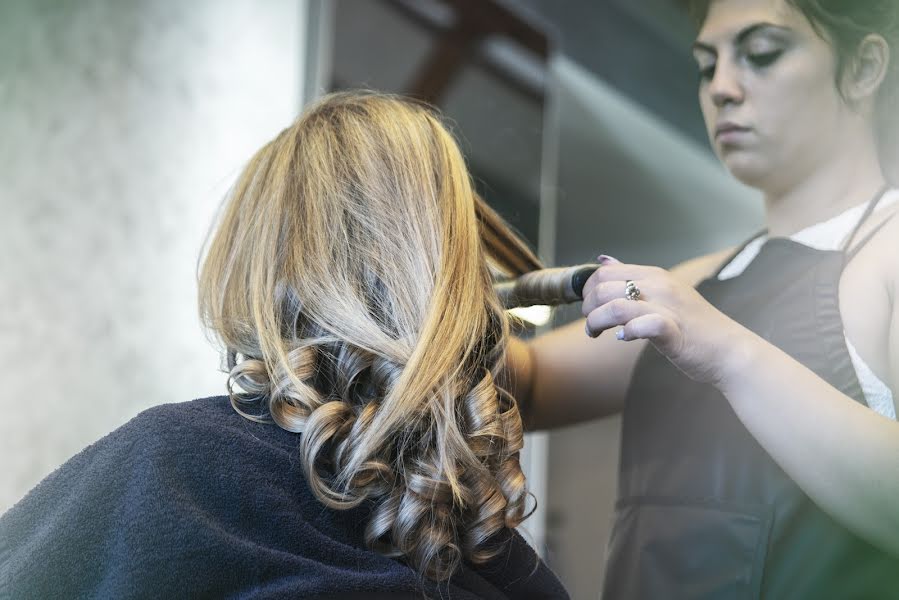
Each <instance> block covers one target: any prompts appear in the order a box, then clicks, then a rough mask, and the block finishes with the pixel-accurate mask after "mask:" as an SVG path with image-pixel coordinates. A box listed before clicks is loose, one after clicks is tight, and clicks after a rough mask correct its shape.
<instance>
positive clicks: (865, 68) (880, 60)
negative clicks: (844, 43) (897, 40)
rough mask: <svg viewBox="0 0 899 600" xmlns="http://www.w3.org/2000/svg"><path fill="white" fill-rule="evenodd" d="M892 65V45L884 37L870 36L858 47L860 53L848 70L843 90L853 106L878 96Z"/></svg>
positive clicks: (844, 78)
mask: <svg viewBox="0 0 899 600" xmlns="http://www.w3.org/2000/svg"><path fill="white" fill-rule="evenodd" d="M889 64H890V45H889V44H888V43H887V41H886V40H885V39H883V36H880V35H877V34H873V33H872V34H869V35H867V36H865V38H864V39H863V40H862V41H861V42H860V43H859V45H858V52H857V53H856V55H855V58H854V59H853V61H852V64H851V65H849V67H850V68H848V69H846V73H845V75H844V77H843V90H844V92H845V96H846V99H847V100H849V101H850V102H851V103H853V104H863V103H864V102H865V101H866V100H868V99H873V98H874V97H875V96H876V95H877V90H878V89H880V85H881V84H882V83H883V80H884V78H885V77H886V74H887V68H888V67H889Z"/></svg>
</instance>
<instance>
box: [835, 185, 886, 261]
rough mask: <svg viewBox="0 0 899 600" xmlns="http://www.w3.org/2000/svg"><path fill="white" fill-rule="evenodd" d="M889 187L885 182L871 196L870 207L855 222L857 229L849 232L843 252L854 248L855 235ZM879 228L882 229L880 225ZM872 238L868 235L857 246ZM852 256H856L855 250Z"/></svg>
mask: <svg viewBox="0 0 899 600" xmlns="http://www.w3.org/2000/svg"><path fill="white" fill-rule="evenodd" d="M889 189H890V186H889V184H884V186H883V187H881V188H880V189H879V190H877V193H876V194H875V195H874V197H873V198H871V200H870V202H868V208H866V209H865V212H864V214H863V215H862V216H861V218H860V219H859V220H858V223H856V224H855V229H853V230H852V233H850V234H849V237H848V238H846V241H845V242H844V243H843V248H842V250H843V252H847V251H849V249H850V248H852V242H853V241H855V236H856V235H858V232H859V230H860V229H861V228H862V225H864V224H865V221H867V220H868V217H870V216H871V214H872V213H873V212H874V209H875V208H877V205H878V204H879V203H880V200H881V199H882V198H883V197H884V196H885V195H886V193H887V191H889ZM877 229H880V227H878V228H877ZM875 231H876V230H875ZM870 238H871V236H870V235H869V236H867V237H866V238H865V239H864V241H863V242H862V243H861V244H859V246H856V248H858V247H860V246H863V245H864V244H865V243H867V242H868V240H869V239H870ZM852 256H855V252H854V251H853V252H852Z"/></svg>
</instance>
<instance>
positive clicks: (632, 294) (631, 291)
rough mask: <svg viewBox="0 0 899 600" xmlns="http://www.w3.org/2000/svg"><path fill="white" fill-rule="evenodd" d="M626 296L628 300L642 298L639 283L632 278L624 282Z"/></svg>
mask: <svg viewBox="0 0 899 600" xmlns="http://www.w3.org/2000/svg"><path fill="white" fill-rule="evenodd" d="M624 297H625V298H627V299H628V300H639V299H640V288H638V287H637V284H636V283H634V282H633V281H632V280H630V279H628V280H627V281H626V282H625V283H624Z"/></svg>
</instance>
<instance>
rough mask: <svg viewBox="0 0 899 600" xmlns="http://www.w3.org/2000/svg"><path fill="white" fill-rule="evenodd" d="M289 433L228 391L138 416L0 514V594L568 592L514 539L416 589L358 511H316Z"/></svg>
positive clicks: (460, 595) (462, 596)
mask: <svg viewBox="0 0 899 600" xmlns="http://www.w3.org/2000/svg"><path fill="white" fill-rule="evenodd" d="M298 441H299V436H298V435H297V434H293V433H290V432H287V431H284V430H282V429H280V428H279V427H277V426H275V425H264V424H259V423H254V422H251V421H248V420H247V419H244V418H243V417H241V416H239V415H238V414H236V413H235V412H234V410H233V409H232V408H231V405H230V403H229V401H228V399H227V398H226V397H213V398H205V399H201V400H195V401H192V402H185V403H180V404H164V405H161V406H157V407H154V408H152V409H150V410H147V411H144V412H143V413H141V414H140V415H138V416H137V417H135V418H134V419H132V420H131V421H129V422H128V423H126V424H125V425H124V426H122V427H121V428H119V429H117V430H116V431H114V432H112V433H111V434H109V435H107V436H106V437H104V438H103V439H101V440H99V441H98V442H96V443H94V444H92V445H91V446H88V447H87V448H86V449H85V450H83V451H82V452H81V453H79V454H78V455H76V456H75V457H73V458H72V459H71V460H69V461H68V462H67V463H66V464H64V465H63V466H62V467H60V468H59V469H58V470H57V471H55V472H54V473H53V474H51V475H50V476H49V477H47V478H46V479H45V480H44V481H42V482H41V483H40V484H39V485H38V486H37V487H35V488H34V489H33V490H32V491H31V492H30V493H29V494H28V495H27V496H25V498H23V499H22V500H21V501H20V502H19V503H18V504H16V505H15V506H14V507H13V508H11V509H10V510H9V511H8V512H7V513H6V514H4V515H3V516H2V517H0V598H6V597H13V598H54V597H67V598H83V597H97V598H144V597H147V598H149V597H153V598H165V597H191V598H195V597H215V598H224V597H228V598H254V599H257V598H286V597H290V598H382V597H383V598H407V597H408V598H415V597H417V598H423V597H426V596H427V597H442V598H452V599H454V600H466V599H474V598H486V599H504V598H525V599H530V598H534V599H537V598H541V599H542V598H567V597H568V595H567V594H566V592H565V591H564V589H563V588H562V586H561V584H560V583H559V581H558V580H557V579H556V577H555V576H554V575H553V574H552V573H551V572H550V571H549V569H548V568H547V567H546V566H545V565H544V564H543V563H542V562H541V561H539V560H538V559H537V557H536V555H535V554H534V552H533V551H532V550H531V548H530V547H529V546H528V545H527V543H525V541H524V540H523V539H522V538H521V536H520V535H519V534H518V533H517V532H513V531H507V532H505V533H504V534H502V535H501V536H500V537H501V538H502V540H501V542H502V543H503V544H504V547H505V552H504V553H503V554H502V555H501V556H500V558H499V559H497V560H496V561H494V562H492V563H491V564H489V565H486V566H479V567H477V568H475V567H472V566H471V565H464V566H463V568H462V569H461V570H460V571H459V572H457V573H456V574H455V575H454V576H453V578H452V579H451V581H450V582H449V584H444V585H441V586H439V587H436V586H434V585H432V584H430V583H424V584H423V583H422V580H421V578H420V577H419V576H418V574H417V573H416V572H415V571H414V570H413V569H411V568H410V567H409V566H407V565H406V564H403V563H402V562H399V561H396V560H393V559H390V558H387V557H384V556H382V555H379V554H377V553H375V552H373V551H371V550H369V549H367V548H365V545H364V543H363V531H364V527H365V523H366V517H367V514H368V509H366V508H365V507H360V508H358V509H354V510H349V511H334V510H330V509H327V508H325V507H323V506H322V505H321V504H320V503H319V502H318V501H317V500H316V499H315V497H314V496H313V494H312V492H311V491H310V490H309V488H308V487H307V485H306V482H305V479H304V477H303V474H302V469H301V467H300V462H299V453H298Z"/></svg>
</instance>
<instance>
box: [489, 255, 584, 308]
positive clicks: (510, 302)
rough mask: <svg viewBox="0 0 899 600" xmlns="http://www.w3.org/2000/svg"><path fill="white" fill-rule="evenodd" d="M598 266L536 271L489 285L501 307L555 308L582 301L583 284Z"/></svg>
mask: <svg viewBox="0 0 899 600" xmlns="http://www.w3.org/2000/svg"><path fill="white" fill-rule="evenodd" d="M598 268H599V265H596V264H586V265H577V266H574V267H556V268H553V269H539V270H537V271H531V272H529V273H525V274H524V275H521V276H520V277H518V278H517V279H511V280H509V281H500V282H497V283H494V284H493V289H494V290H495V291H496V293H497V295H498V296H499V299H500V302H502V304H503V307H504V308H506V309H509V308H519V307H523V306H534V305H536V304H544V305H547V306H557V305H560V304H568V303H570V302H577V301H579V300H583V299H584V296H583V292H584V284H585V283H587V279H589V278H590V275H592V274H593V272H594V271H596V269H598Z"/></svg>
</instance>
